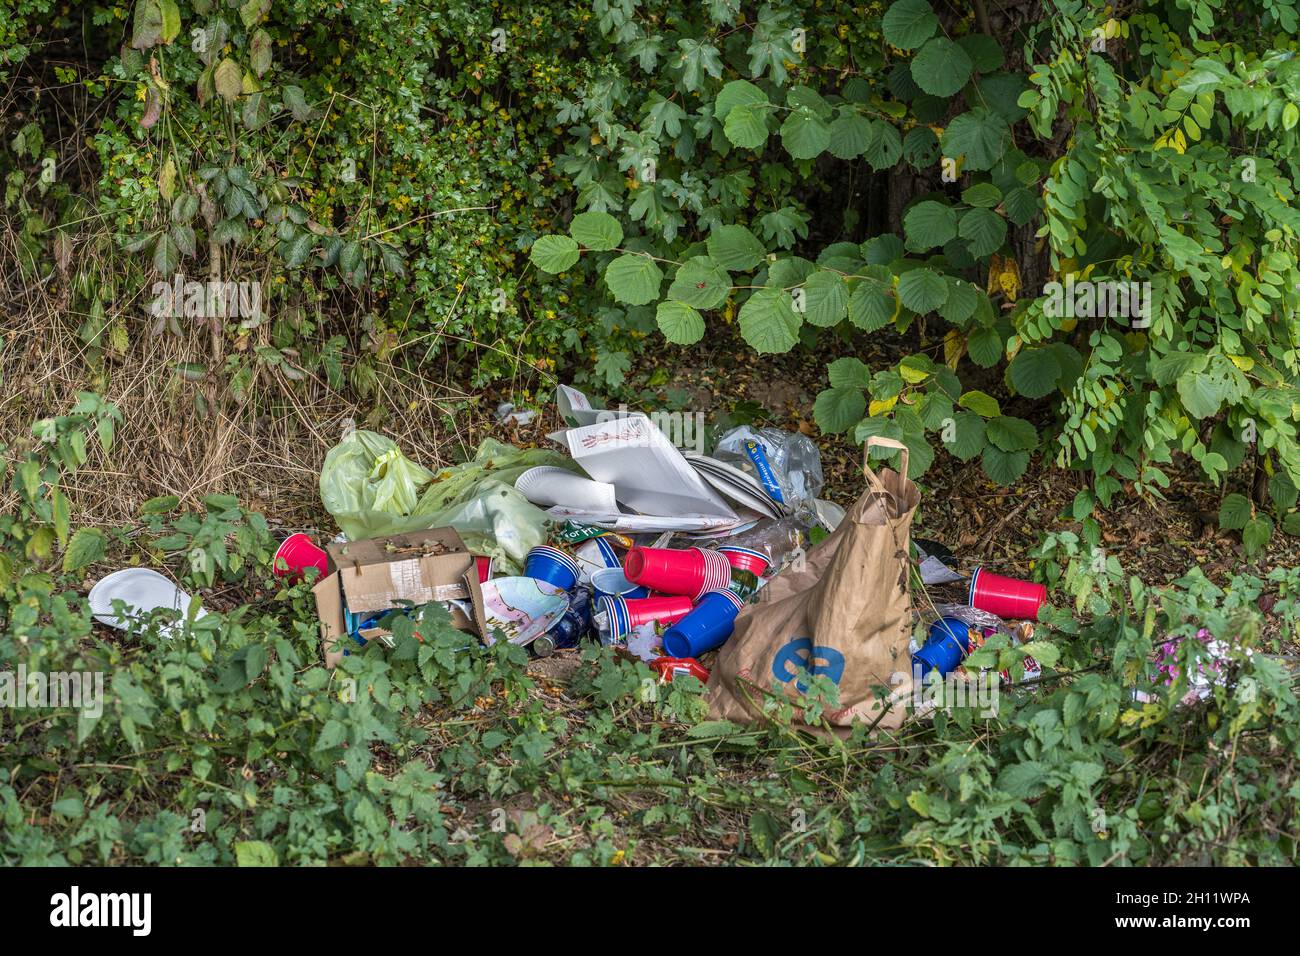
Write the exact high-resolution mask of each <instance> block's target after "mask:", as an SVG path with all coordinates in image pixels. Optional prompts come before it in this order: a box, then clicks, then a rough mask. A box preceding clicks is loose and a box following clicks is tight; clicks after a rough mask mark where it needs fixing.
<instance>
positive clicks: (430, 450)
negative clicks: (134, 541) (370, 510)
mask: <svg viewBox="0 0 1300 956" xmlns="http://www.w3.org/2000/svg"><path fill="white" fill-rule="evenodd" d="M18 242H19V237H18V231H17V225H16V223H15V222H14V221H13V220H5V219H0V263H2V264H3V265H2V267H0V297H3V300H4V301H5V302H6V303H7V304H6V306H5V312H6V315H5V321H4V340H3V348H2V349H0V446H3V448H0V456H2V457H3V458H4V459H6V460H7V462H8V463H13V462H15V461H16V460H19V459H20V458H21V457H22V455H23V452H24V449H25V447H26V446H27V444H28V442H29V441H30V426H31V424H32V422H33V421H35V420H37V419H39V418H42V417H46V416H52V415H59V414H64V413H66V412H67V411H68V410H69V409H70V408H71V406H72V404H73V402H74V401H75V399H76V393H77V392H78V391H95V392H98V393H99V394H100V395H102V396H103V397H105V398H106V399H107V400H109V401H111V402H113V403H114V404H115V405H116V406H117V407H118V409H119V410H120V411H121V412H122V416H123V421H122V424H121V426H120V427H119V430H118V433H117V437H116V441H115V443H114V446H113V448H112V450H111V452H110V453H109V454H104V453H103V452H102V450H100V449H99V448H98V446H97V445H94V444H93V443H92V448H91V456H90V460H89V461H88V462H87V464H86V466H85V467H84V468H83V469H82V470H80V471H79V472H78V473H77V474H76V475H75V476H74V477H73V478H72V479H71V480H70V481H69V483H68V485H67V487H66V490H67V491H68V492H69V494H70V495H71V497H72V501H73V506H74V513H73V523H74V525H78V524H94V525H101V526H102V525H119V524H130V523H133V521H134V518H135V516H136V513H137V510H138V508H139V506H140V505H141V503H143V502H144V501H146V500H147V499H149V498H151V497H154V496H157V495H176V496H177V497H178V498H180V499H181V500H182V501H183V502H186V503H189V504H194V503H196V502H197V501H198V499H199V498H201V497H202V496H203V495H206V494H210V493H215V492H224V493H234V494H238V495H239V496H240V497H241V499H243V500H244V501H245V503H246V504H249V505H251V506H252V507H255V508H256V509H258V510H260V511H262V512H263V513H265V514H266V515H267V517H268V519H270V520H272V521H273V522H275V523H277V524H282V525H284V526H286V527H295V528H299V527H300V528H319V529H320V530H322V531H329V532H331V533H332V531H333V530H334V529H333V527H332V523H331V522H329V519H328V516H327V515H325V514H324V513H323V511H322V509H321V507H320V500H319V492H318V484H317V483H318V479H319V473H320V466H321V463H322V461H323V460H324V457H325V454H326V452H327V451H328V450H329V448H330V447H331V446H332V445H334V444H335V443H336V442H337V441H338V440H339V438H340V437H341V436H342V435H343V434H344V432H345V431H346V429H348V428H350V427H353V426H356V427H372V428H375V429H376V430H379V431H382V432H384V433H385V434H387V435H389V436H390V437H392V438H394V439H395V440H396V441H398V442H399V443H400V444H401V446H402V447H403V449H404V450H405V451H406V452H407V453H408V454H409V455H411V456H412V457H413V458H416V459H417V460H419V461H421V462H422V463H425V464H426V465H428V466H429V467H434V468H436V467H440V466H442V465H446V464H451V463H454V462H455V461H457V460H460V459H462V458H463V457H464V456H465V455H466V454H467V453H472V450H473V449H474V448H475V447H476V446H477V444H478V442H479V441H480V440H481V439H482V437H483V436H484V435H485V434H486V433H487V432H488V431H489V430H490V429H491V428H493V427H496V426H495V421H494V419H493V417H492V414H491V413H492V410H493V409H494V408H495V401H496V400H495V399H494V398H488V397H487V396H485V395H482V394H477V395H476V394H471V393H470V392H468V391H466V390H464V389H462V388H460V387H458V386H456V385H455V384H448V383H447V382H444V381H435V380H434V378H433V377H432V375H431V374H430V373H431V371H432V370H435V369H436V370H439V371H449V370H450V369H452V368H453V367H454V363H455V358H454V353H456V352H457V351H459V349H458V345H459V344H460V343H458V342H456V341H454V340H452V339H451V338H443V337H441V336H440V335H439V334H438V333H437V332H436V331H435V332H433V333H432V334H431V335H429V336H428V337H427V338H425V339H423V340H422V341H421V342H420V344H419V347H418V348H417V349H412V350H410V351H409V352H402V351H398V352H397V353H396V354H392V353H390V354H389V355H388V356H386V357H380V356H377V355H375V354H374V353H373V352H371V353H370V354H369V355H367V356H366V358H367V360H368V362H370V363H371V364H372V365H373V367H374V370H375V376H374V379H373V386H372V388H373V392H372V394H370V395H368V396H367V398H365V399H361V398H359V397H358V396H357V395H356V394H355V392H354V390H352V389H351V388H348V389H345V390H342V391H340V390H335V389H332V388H330V387H329V386H328V385H327V384H326V383H325V382H324V381H323V380H322V378H321V377H320V376H319V375H312V374H308V375H306V377H305V378H304V379H303V380H301V381H291V380H290V379H289V378H288V377H286V375H285V374H284V372H283V371H282V370H280V369H277V368H274V367H273V366H272V365H269V364H266V363H262V362H259V360H258V358H257V356H256V354H255V353H256V348H257V347H258V346H259V345H262V346H265V345H269V344H270V343H269V332H268V331H267V328H268V326H267V325H263V326H262V327H261V328H259V329H256V330H253V332H251V333H248V334H244V335H239V334H237V333H235V332H234V330H229V329H228V330H226V331H225V332H224V333H222V334H220V335H217V336H214V335H212V334H211V333H210V329H209V328H208V327H207V325H206V324H205V323H203V324H198V325H197V327H192V328H182V329H181V331H180V334H176V333H175V332H173V331H171V330H168V329H163V330H161V331H157V332H155V331H154V329H153V328H152V326H153V324H154V323H153V319H152V317H151V316H149V315H148V314H147V311H146V309H145V306H144V305H143V304H142V299H143V298H144V292H143V290H142V291H141V292H140V293H137V294H128V295H119V296H117V297H116V298H115V299H113V301H112V302H111V303H110V304H109V305H108V306H107V307H106V308H105V310H104V328H105V332H104V333H102V334H101V335H100V337H99V340H98V341H99V342H101V343H103V346H104V347H100V348H91V347H90V346H89V345H87V343H86V342H85V341H83V338H82V336H81V335H80V334H79V329H80V328H81V327H82V324H83V322H85V320H86V319H87V318H89V317H90V313H89V311H88V309H89V307H88V306H86V305H85V304H84V303H83V302H82V299H83V298H84V297H83V296H81V295H79V294H78V293H77V292H75V291H74V289H77V288H80V287H83V286H84V284H85V283H88V284H89V285H90V286H91V287H92V288H111V287H112V286H113V285H114V284H115V285H117V286H121V285H123V284H125V283H124V281H123V280H122V279H121V278H118V279H117V282H116V283H112V282H111V280H110V279H109V275H108V273H110V272H116V274H117V275H119V276H120V275H121V274H123V273H124V272H125V271H126V270H125V269H124V268H123V265H122V263H121V262H120V261H118V259H117V258H116V257H115V256H114V255H113V253H112V251H111V248H110V249H109V250H108V251H107V252H105V251H104V247H105V246H106V245H108V243H107V242H106V241H105V237H96V236H82V237H79V238H78V239H77V240H76V241H75V242H74V244H73V254H72V256H71V257H70V258H69V261H68V263H67V268H66V269H61V268H58V267H57V266H56V267H55V268H53V269H51V271H50V273H49V274H48V275H44V276H33V275H32V274H31V273H30V272H29V271H28V270H26V269H24V268H23V263H22V260H21V258H20V257H19V255H18V248H19V246H18ZM83 254H84V256H85V259H86V262H84V263H83V262H80V261H78V257H79V256H82V255H83ZM144 288H148V287H147V286H146V287H144ZM277 307H279V306H278V304H276V303H272V304H270V308H271V309H275V308H277ZM181 321H182V323H184V321H185V320H181ZM334 324H342V323H341V322H340V321H336V322H335V323H334ZM114 326H120V328H121V331H122V332H124V333H125V346H126V347H125V348H124V349H122V350H114V348H113V347H112V346H111V344H110V343H111V340H112V339H113V338H114V336H112V335H110V334H109V331H108V330H111V329H113V327H114ZM119 335H120V333H119ZM119 342H120V339H119ZM367 345H368V342H367V341H366V340H365V339H363V341H362V342H361V343H360V344H359V346H357V348H359V349H366V348H367ZM222 352H225V353H226V355H225V356H222V355H221V353H222ZM221 358H225V359H230V358H233V359H234V360H235V361H244V362H248V363H250V364H251V365H252V366H253V368H254V369H255V373H254V379H253V383H252V385H251V386H250V387H249V388H248V389H247V391H246V392H245V394H244V395H242V396H238V397H237V396H236V394H235V393H234V392H232V391H231V390H230V388H229V385H228V382H229V376H228V375H226V374H224V373H223V371H222V370H221V369H220V368H219V364H220V363H219V361H218V359H221ZM356 358H357V352H356V351H354V352H353V353H352V354H351V355H347V354H345V355H344V361H345V364H346V363H348V362H350V361H353V360H355V359H356ZM411 359H420V360H421V364H419V365H418V366H417V365H416V363H415V362H414V361H411ZM184 366H193V367H200V366H201V367H203V368H207V369H209V371H208V373H207V374H205V375H202V376H201V377H199V378H198V380H197V381H196V380H191V379H190V378H186V377H183V376H182V375H181V374H180V373H179V372H178V371H177V370H178V368H180V367H184ZM214 369H215V370H214ZM541 427H542V426H541V423H540V422H538V423H537V424H536V426H535V427H534V428H533V429H530V434H529V435H528V436H527V438H529V439H530V440H534V441H535V440H537V439H539V438H540V437H541ZM533 431H536V432H537V434H536V435H533V434H531V432H533ZM8 495H9V492H8V490H7V489H6V490H5V492H4V493H3V494H0V511H3V510H5V509H6V508H8V507H9V506H10V505H12V501H11V499H10V498H9V497H7V496H8Z"/></svg>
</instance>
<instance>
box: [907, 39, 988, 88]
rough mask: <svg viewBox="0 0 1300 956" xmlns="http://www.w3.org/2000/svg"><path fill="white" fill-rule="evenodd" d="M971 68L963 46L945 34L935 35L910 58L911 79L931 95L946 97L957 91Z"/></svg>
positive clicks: (964, 82) (964, 83)
mask: <svg viewBox="0 0 1300 956" xmlns="http://www.w3.org/2000/svg"><path fill="white" fill-rule="evenodd" d="M972 68H973V67H972V64H971V61H970V57H969V56H968V55H967V54H966V51H965V50H964V49H962V48H961V47H960V46H958V45H957V44H956V43H953V42H952V41H951V40H949V39H948V38H947V37H935V38H934V39H933V40H929V41H927V42H926V44H925V46H923V47H921V49H920V50H919V51H918V52H917V54H916V56H915V57H914V58H913V59H912V79H913V80H914V81H915V82H916V85H917V86H919V87H920V88H921V89H922V90H924V91H925V92H927V93H929V94H930V95H931V96H941V97H944V98H947V97H950V96H954V95H956V94H957V93H958V92H960V91H961V88H962V87H963V86H965V85H966V81H967V80H969V79H970V74H971V69H972Z"/></svg>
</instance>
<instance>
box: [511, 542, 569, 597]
mask: <svg viewBox="0 0 1300 956" xmlns="http://www.w3.org/2000/svg"><path fill="white" fill-rule="evenodd" d="M524 577H528V578H536V579H537V580H539V581H546V582H547V583H549V584H554V585H555V586H556V587H557V588H560V589H561V590H564V591H567V590H569V589H570V588H571V587H573V586H574V585H575V584H577V583H578V564H577V562H576V561H574V560H573V558H571V557H569V556H568V555H567V554H565V553H564V552H563V551H561V550H560V549H559V548H552V547H550V546H548V545H544V544H543V545H538V546H537V547H536V548H533V550H531V551H529V552H528V555H527V556H526V558H525V560H524Z"/></svg>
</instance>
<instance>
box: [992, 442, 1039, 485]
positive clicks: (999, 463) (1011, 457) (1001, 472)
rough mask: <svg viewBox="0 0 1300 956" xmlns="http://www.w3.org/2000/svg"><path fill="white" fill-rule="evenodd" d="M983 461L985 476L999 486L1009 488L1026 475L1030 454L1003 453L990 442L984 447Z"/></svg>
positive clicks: (1024, 452)
mask: <svg viewBox="0 0 1300 956" xmlns="http://www.w3.org/2000/svg"><path fill="white" fill-rule="evenodd" d="M981 461H982V462H983V465H984V474H986V475H988V476H989V478H991V479H992V480H993V481H996V482H997V483H998V484H999V485H1003V486H1009V485H1013V484H1015V483H1016V480H1017V479H1018V478H1019V477H1020V476H1021V475H1023V474H1024V473H1025V468H1027V467H1028V466H1029V452H1027V451H1003V450H1002V449H1001V448H999V447H998V446H997V445H994V444H993V443H991V442H990V443H988V444H986V445H985V446H984V455H983V457H982V458H981Z"/></svg>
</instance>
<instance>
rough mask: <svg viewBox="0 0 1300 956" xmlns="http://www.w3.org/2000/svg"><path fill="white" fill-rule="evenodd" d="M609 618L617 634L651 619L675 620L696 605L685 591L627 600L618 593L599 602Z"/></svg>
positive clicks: (671, 622) (612, 628) (679, 618)
mask: <svg viewBox="0 0 1300 956" xmlns="http://www.w3.org/2000/svg"><path fill="white" fill-rule="evenodd" d="M596 606H597V608H599V609H600V610H602V611H604V613H605V617H606V619H607V620H608V621H609V629H610V633H611V634H613V635H614V636H615V637H619V636H621V635H623V634H628V633H630V632H631V631H632V629H633V628H635V627H637V626H638V625H641V624H647V623H649V622H650V621H660V622H662V623H664V624H676V623H677V622H678V621H680V620H681V619H682V618H684V617H685V616H686V615H687V614H690V613H691V609H692V608H693V607H694V604H693V602H692V601H691V599H690V598H689V597H686V596H685V595H665V596H662V597H648V598H633V599H632V600H630V601H628V600H625V599H624V598H621V597H619V596H618V595H613V596H607V597H602V598H600V599H599V600H597V602H596Z"/></svg>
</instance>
